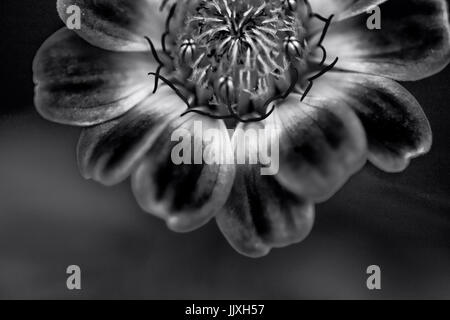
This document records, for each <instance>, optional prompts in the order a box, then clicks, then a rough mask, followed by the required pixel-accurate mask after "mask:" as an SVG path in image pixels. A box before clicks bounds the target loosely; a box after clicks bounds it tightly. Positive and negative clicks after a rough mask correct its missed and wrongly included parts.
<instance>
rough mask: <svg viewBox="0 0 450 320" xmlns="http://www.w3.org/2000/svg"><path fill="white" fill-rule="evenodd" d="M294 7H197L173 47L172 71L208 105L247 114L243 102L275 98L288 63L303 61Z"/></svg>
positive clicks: (245, 1)
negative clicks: (181, 75) (184, 78)
mask: <svg viewBox="0 0 450 320" xmlns="http://www.w3.org/2000/svg"><path fill="white" fill-rule="evenodd" d="M292 4H295V1H286V0H272V1H265V0H200V1H196V2H195V5H192V6H190V7H189V9H188V10H189V12H188V14H187V16H186V20H185V21H184V28H182V31H181V34H179V36H178V40H177V42H176V46H177V51H178V54H177V55H176V57H175V64H176V66H177V67H178V68H180V69H183V70H184V71H185V73H186V74H189V76H188V80H189V81H190V82H191V83H192V84H194V85H195V87H196V88H197V91H198V90H200V91H202V92H207V93H208V94H207V95H208V96H209V99H210V102H211V103H212V104H216V105H221V104H223V105H235V104H237V105H239V108H244V109H249V108H248V107H243V106H242V101H248V102H251V101H254V100H256V99H258V98H261V97H265V96H268V95H273V93H274V91H276V90H277V82H278V81H282V80H283V79H285V78H286V77H289V70H290V64H291V62H293V60H294V59H295V60H300V61H301V60H303V59H304V57H305V53H306V50H307V45H306V40H305V31H304V27H303V25H302V23H301V21H300V19H298V15H297V14H296V13H295V10H296V8H293V7H292ZM295 64H297V65H298V61H296V62H295ZM246 104H247V105H248V104H249V103H246ZM250 109H251V108H250ZM241 111H242V110H241ZM245 111H252V110H245Z"/></svg>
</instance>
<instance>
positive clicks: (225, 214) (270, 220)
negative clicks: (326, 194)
mask: <svg viewBox="0 0 450 320" xmlns="http://www.w3.org/2000/svg"><path fill="white" fill-rule="evenodd" d="M260 125H262V124H261V123H259V124H245V125H241V126H239V128H238V129H240V130H243V131H236V132H240V133H242V132H243V134H237V133H235V134H234V137H233V141H232V145H233V146H234V150H235V157H236V161H237V163H238V164H237V165H236V177H235V180H234V184H233V188H232V190H231V193H230V196H229V198H228V201H227V203H226V204H225V207H224V209H223V210H222V211H221V212H220V213H219V214H218V215H217V217H216V220H217V224H218V226H219V228H220V230H221V231H222V233H223V234H224V236H225V237H226V239H227V240H228V242H229V243H230V244H231V245H232V246H233V248H235V249H236V250H237V251H238V252H240V253H241V254H244V255H246V256H249V257H261V256H264V255H266V254H268V253H269V251H270V250H271V249H272V248H279V247H284V246H288V245H291V244H293V243H297V242H300V241H302V240H303V239H305V238H306V236H307V235H308V234H309V232H310V231H311V229H312V226H313V223H314V206H313V205H312V204H311V203H310V202H308V201H307V200H305V199H304V198H302V197H299V196H298V195H296V194H294V193H292V192H291V191H289V190H288V189H286V188H285V187H283V186H282V185H281V184H280V183H279V182H278V181H277V179H276V178H275V176H274V175H263V172H264V171H263V168H264V167H265V166H266V165H265V164H263V163H262V157H261V155H262V154H267V153H266V150H262V148H266V147H268V146H269V145H270V144H269V143H261V141H259V140H260V139H264V138H266V137H269V136H270V134H266V135H261V134H259V135H258V136H253V138H252V135H250V134H248V131H249V130H253V131H254V132H257V130H259V129H260V127H259V126H260ZM264 130H268V128H267V127H266V128H264ZM266 133H267V132H266ZM256 140H258V141H256ZM238 146H239V148H240V149H242V150H245V153H243V155H245V157H241V156H238V154H240V152H241V151H238ZM274 151H275V150H273V149H272V152H274ZM244 159H245V161H244ZM272 160H273V161H275V158H274V155H273V154H272ZM280 165H281V166H283V163H281V164H280ZM274 173H275V172H274Z"/></svg>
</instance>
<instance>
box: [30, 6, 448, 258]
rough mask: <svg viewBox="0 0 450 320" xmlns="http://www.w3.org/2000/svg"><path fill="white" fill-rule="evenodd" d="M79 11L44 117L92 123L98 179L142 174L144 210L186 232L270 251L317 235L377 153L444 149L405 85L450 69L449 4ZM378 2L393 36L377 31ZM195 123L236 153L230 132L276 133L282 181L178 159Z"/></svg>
mask: <svg viewBox="0 0 450 320" xmlns="http://www.w3.org/2000/svg"><path fill="white" fill-rule="evenodd" d="M71 5H77V6H79V7H80V9H81V11H82V13H83V15H82V24H81V29H80V30H74V31H71V30H68V29H67V28H64V29H62V30H60V31H58V32H56V33H55V34H54V35H53V36H51V37H50V38H49V39H48V40H47V41H46V42H45V43H44V44H43V46H42V47H41V48H40V50H39V52H38V53H37V56H36V58H35V61H34V65H33V70H34V80H35V83H36V94H35V104H36V107H37V110H38V111H39V113H40V114H41V115H42V116H43V117H44V118H46V119H49V120H51V121H54V122H58V123H62V124H67V125H73V126H80V127H83V132H82V134H81V137H80V141H79V145H78V158H79V166H80V170H81V173H82V175H83V176H84V177H85V178H87V179H94V180H96V181H98V182H101V183H103V184H105V185H114V184H117V183H120V182H122V181H124V180H125V179H127V177H129V176H131V180H132V188H133V191H134V194H135V196H136V199H137V201H138V203H139V204H140V206H141V207H142V208H143V209H144V210H145V211H148V212H150V213H152V214H154V215H156V216H158V217H160V218H162V219H164V220H165V221H166V222H167V225H168V226H169V228H171V229H172V230H175V231H179V232H185V231H191V230H194V229H196V228H198V227H200V226H202V225H204V224H205V223H207V222H208V221H210V220H211V219H212V218H214V217H215V218H216V221H217V223H218V226H219V228H220V229H221V231H222V233H223V234H224V235H225V237H226V238H227V240H228V241H229V242H230V244H231V245H232V246H233V247H234V248H235V249H236V250H237V251H239V252H240V253H242V254H245V255H247V256H252V257H259V256H263V255H265V254H267V253H268V252H269V251H270V250H271V249H272V248H278V247H283V246H286V245H290V244H292V243H296V242H299V241H301V240H303V239H304V238H305V237H306V236H307V235H308V233H309V232H310V230H311V228H312V225H313V221H314V204H315V203H318V202H321V201H325V200H327V199H328V198H330V197H331V196H332V195H333V194H334V193H335V192H336V191H338V190H339V189H340V188H341V187H342V185H343V184H345V182H346V181H347V180H348V179H349V178H350V177H351V176H352V175H353V174H355V173H356V172H357V171H359V170H360V169H361V168H362V167H363V165H364V164H365V163H366V161H367V160H369V161H370V162H371V163H373V164H374V165H375V166H377V167H378V168H380V169H381V170H384V171H387V172H399V171H402V170H404V169H405V168H406V167H407V166H408V164H409V162H410V160H411V159H412V158H415V157H417V156H419V155H422V154H425V153H426V152H428V151H429V149H430V147H431V142H432V134H431V129H430V126H429V123H428V120H427V118H426V116H425V114H424V113H423V111H422V109H421V107H420V105H419V103H418V102H417V101H416V100H415V98H414V97H413V96H412V95H411V94H410V93H409V92H408V91H406V89H404V88H403V87H402V86H401V85H400V84H398V83H397V82H396V81H412V80H419V79H423V78H425V77H428V76H431V75H433V74H435V73H437V72H439V71H441V70H442V69H443V68H444V67H445V66H446V65H447V64H448V62H449V59H450V47H449V43H450V42H449V39H450V37H449V22H448V11H447V9H448V8H447V4H446V2H445V1H444V0H411V1H408V3H407V5H406V4H405V3H404V2H401V1H393V0H391V1H387V0H354V1H347V0H309V1H304V0H296V1H295V0H274V1H266V0H245V1H244V0H209V1H202V0H184V1H173V0H161V1H158V0H128V1H127V0H59V1H57V7H58V12H59V14H60V16H61V18H62V20H63V21H67V20H68V18H69V17H70V14H69V13H68V11H67V8H68V7H69V6H71ZM374 6H380V8H381V13H382V29H381V30H370V29H369V28H367V26H366V22H367V19H368V14H367V11H368V10H369V9H372V8H373V7H374ZM149 72H150V75H149V74H148V73H149ZM195 121H201V123H202V124H203V126H204V127H207V128H215V129H216V130H219V132H221V135H222V138H223V140H224V141H226V143H225V145H223V146H221V148H220V149H219V150H220V152H221V153H223V154H222V155H223V156H226V155H228V154H229V153H233V146H235V145H234V144H233V143H232V141H233V137H232V138H231V139H230V137H229V135H228V132H227V129H230V128H238V129H241V130H244V132H245V131H246V130H250V129H251V128H262V129H263V130H269V129H270V128H272V129H273V128H276V129H277V130H278V132H279V136H278V138H279V141H280V149H279V156H280V169H279V172H278V174H276V175H274V176H263V175H261V174H260V172H259V169H260V167H261V164H258V165H254V164H252V165H250V164H249V165H244V164H239V165H233V164H220V163H213V164H206V163H202V164H196V165H189V164H181V165H175V164H174V163H173V161H171V150H172V149H173V147H174V145H175V143H176V142H174V141H172V139H171V134H172V133H173V132H174V131H175V130H177V129H180V128H183V129H184V130H185V132H193V130H194V129H193V127H194V125H193V123H194V122H195ZM193 136H194V139H195V142H197V143H199V145H200V146H203V147H202V148H205V145H207V144H208V142H209V141H205V137H204V136H202V135H198V134H197V135H196V134H195V133H194V134H193ZM246 146H247V148H248V150H247V152H248V154H251V153H252V152H254V149H255V148H253V147H252V144H251V143H250V144H247V145H246Z"/></svg>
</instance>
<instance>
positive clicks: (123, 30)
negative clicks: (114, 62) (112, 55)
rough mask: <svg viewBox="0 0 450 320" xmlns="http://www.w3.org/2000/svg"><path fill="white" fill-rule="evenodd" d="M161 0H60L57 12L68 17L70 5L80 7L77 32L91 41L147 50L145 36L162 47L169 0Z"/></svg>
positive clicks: (117, 48)
mask: <svg viewBox="0 0 450 320" xmlns="http://www.w3.org/2000/svg"><path fill="white" fill-rule="evenodd" d="M162 2H163V1H162V0H131V1H130V0H58V2H57V7H58V13H59V15H60V17H61V19H62V20H63V22H64V23H67V22H68V21H69V17H70V16H71V14H72V12H71V11H68V8H69V7H70V6H73V5H76V6H78V7H79V8H80V9H81V13H82V16H81V29H80V30H76V32H77V33H78V34H79V35H80V36H81V37H83V38H84V39H85V40H86V41H88V42H89V43H91V44H93V45H95V46H97V47H100V48H103V49H107V50H113V51H148V50H149V47H148V43H147V42H146V40H145V38H144V37H145V36H147V37H150V38H151V39H152V40H153V41H154V43H155V46H156V47H157V48H161V42H160V41H161V36H162V34H163V33H164V32H165V21H166V18H167V15H168V10H169V7H170V3H173V2H174V1H169V4H167V5H166V7H165V10H162V11H161V10H160V8H161V4H162Z"/></svg>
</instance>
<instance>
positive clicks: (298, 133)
mask: <svg viewBox="0 0 450 320" xmlns="http://www.w3.org/2000/svg"><path fill="white" fill-rule="evenodd" d="M277 115H278V117H275V118H274V119H275V121H273V124H272V125H273V126H275V127H277V128H279V131H280V172H279V174H278V176H277V178H278V180H279V181H280V182H281V183H282V184H283V185H285V186H286V187H287V188H288V189H290V190H292V191H293V192H295V193H297V194H300V195H302V196H304V197H306V198H307V199H313V200H314V201H323V200H326V199H328V198H329V197H331V196H332V195H333V194H334V193H335V192H336V191H338V190H339V189H340V188H341V187H342V185H343V184H344V183H345V182H346V181H347V180H348V179H349V178H350V176H351V175H353V174H354V173H356V172H357V171H359V170H360V169H361V168H362V166H363V165H364V164H365V162H366V160H367V141H366V136H365V133H364V129H363V127H362V125H361V123H360V121H359V119H358V118H357V117H356V115H355V114H354V112H353V111H352V110H350V109H349V108H347V107H346V106H345V105H344V104H342V103H339V102H337V101H334V100H332V99H316V98H309V99H306V100H305V103H302V102H300V97H299V96H298V95H296V94H293V95H291V96H290V97H288V98H287V99H286V100H285V101H284V102H283V103H282V104H281V105H280V106H279V107H278V109H277Z"/></svg>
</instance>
